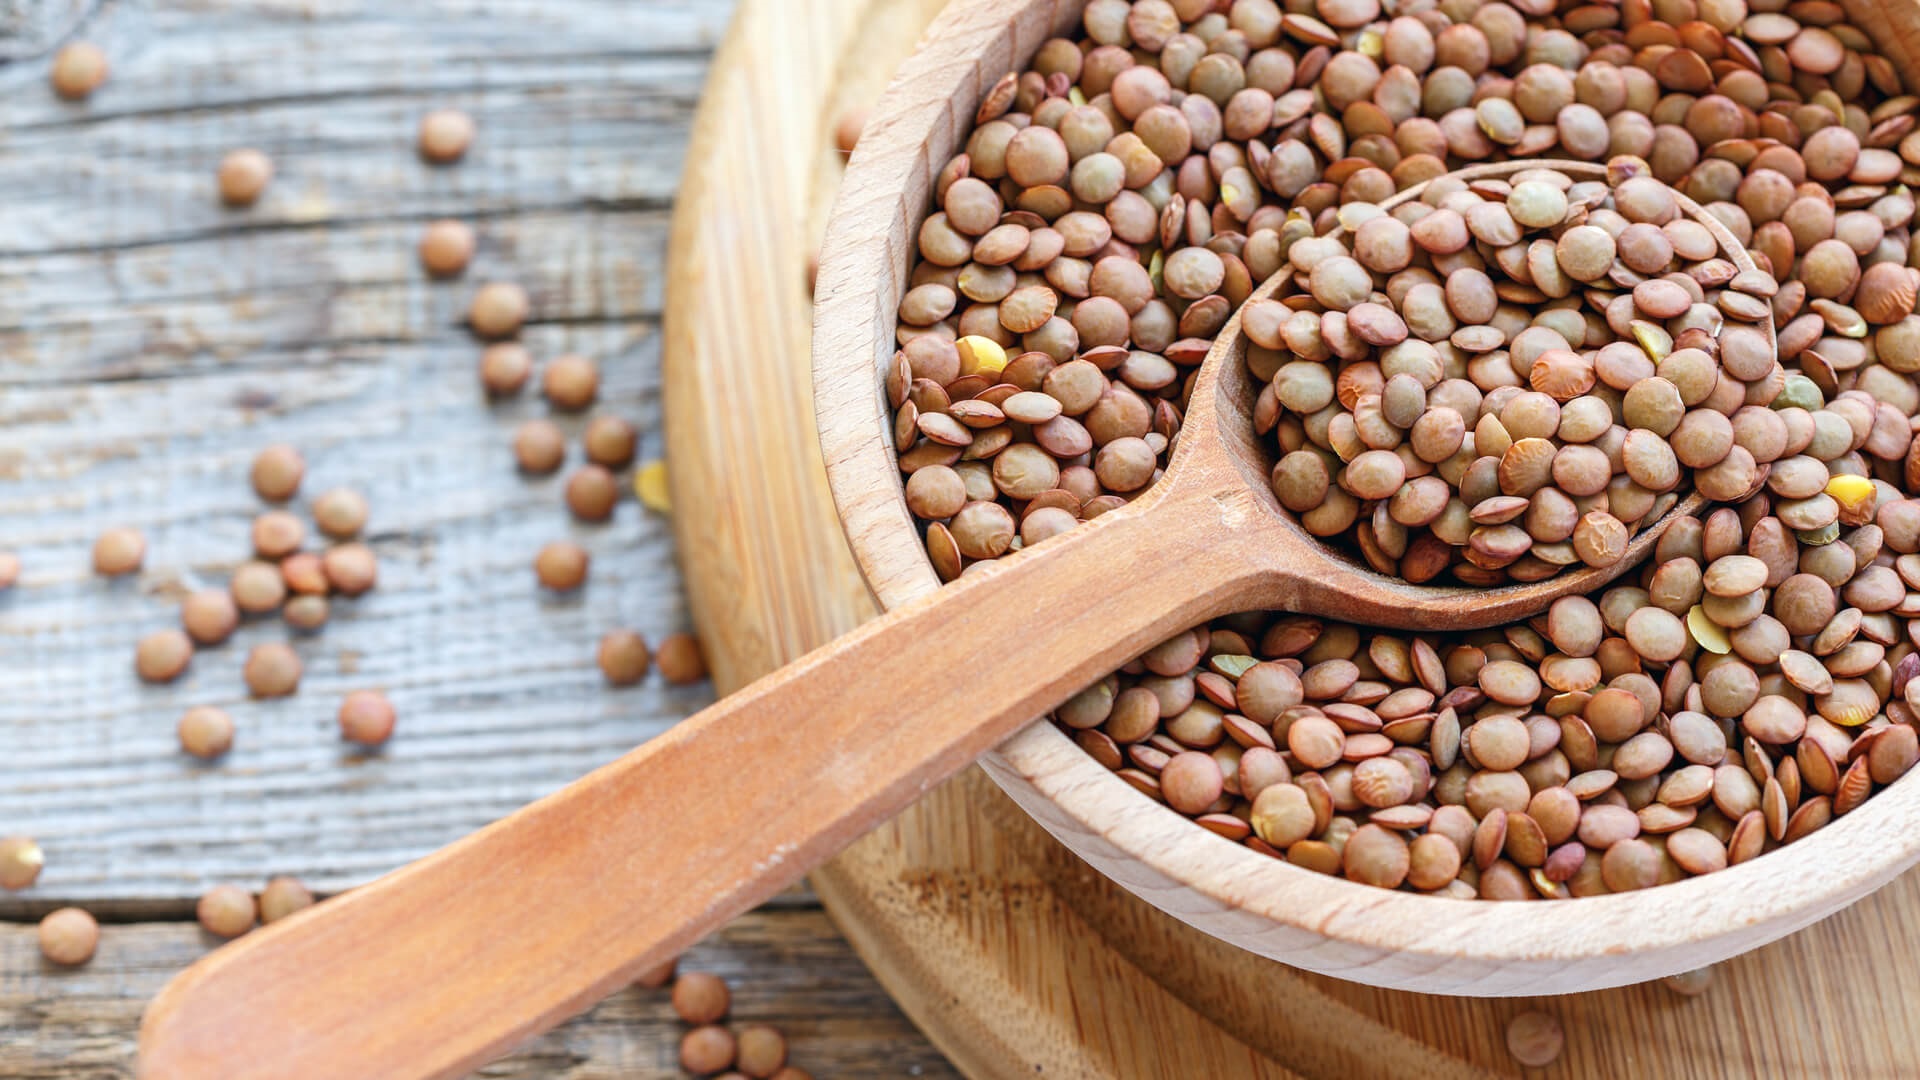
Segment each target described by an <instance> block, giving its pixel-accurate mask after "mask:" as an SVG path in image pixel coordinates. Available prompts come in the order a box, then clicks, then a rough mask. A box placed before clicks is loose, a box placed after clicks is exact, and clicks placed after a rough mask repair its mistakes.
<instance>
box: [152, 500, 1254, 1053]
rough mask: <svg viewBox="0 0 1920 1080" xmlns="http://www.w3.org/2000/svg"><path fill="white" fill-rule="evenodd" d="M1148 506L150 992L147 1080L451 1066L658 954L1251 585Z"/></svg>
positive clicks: (1177, 511)
mask: <svg viewBox="0 0 1920 1080" xmlns="http://www.w3.org/2000/svg"><path fill="white" fill-rule="evenodd" d="M1217 509H1218V508H1217V506H1216V505H1215V504H1214V503H1213V502H1212V501H1211V500H1209V499H1207V498H1204V497H1198V498H1185V497H1179V496H1175V495H1163V494H1161V493H1160V492H1158V491H1156V492H1154V493H1152V494H1149V495H1148V496H1146V497H1144V498H1142V499H1141V500H1139V501H1137V502H1135V503H1133V504H1130V505H1129V506H1127V507H1124V508H1122V509H1119V510H1115V511H1113V512H1110V513H1108V514H1106V515H1104V516H1102V517H1100V518H1097V519H1095V520H1093V521H1091V522H1088V523H1086V524H1084V525H1081V526H1079V527H1078V528H1075V529H1073V530H1072V531H1070V532H1069V533H1067V534H1065V535H1064V536H1063V537H1060V538H1057V539H1055V540H1053V541H1051V542H1049V543H1047V544H1046V545H1044V547H1042V548H1040V549H1038V550H1035V551H1033V552H1031V553H1030V554H1023V555H1017V556H1015V557H1012V558H1009V559H1004V560H999V561H998V562H997V563H996V564H994V565H992V566H991V567H989V568H987V569H985V570H983V571H981V572H978V573H975V574H969V575H967V576H966V577H964V578H962V579H961V580H959V581H957V582H955V583H954V584H952V585H951V586H949V587H947V588H944V589H941V590H939V591H938V592H937V593H934V594H932V595H929V596H926V597H923V598H921V599H920V600H918V601H916V602H914V603H911V604H908V605H905V606H902V607H900V608H898V609H896V610H894V611H892V612H890V613H888V614H887V615H885V616H883V617H882V618H879V619H876V620H874V621H873V622H870V623H868V624H866V625H865V626H862V627H860V628H859V629H857V630H855V631H854V632H852V633H851V634H848V635H846V636H845V637H842V638H841V639H839V640H838V641H835V642H833V643H832V644H829V645H827V646H825V647H823V648H821V649H818V650H816V651H815V652H813V653H811V654H809V655H807V656H805V657H803V658H801V659H800V660H798V661H796V662H795V663H793V664H791V665H789V666H787V667H785V668H783V669H781V670H780V671H777V672H774V673H773V674H771V675H768V676H767V677H765V678H763V679H760V680H759V681H757V682H755V683H753V684H752V685H750V686H747V687H745V688H744V689H742V690H740V691H739V692H738V693H736V694H733V695H731V696H729V697H727V698H725V699H723V700H721V701H720V702H718V703H716V704H714V705H713V706H711V707H709V708H707V709H705V710H703V711H702V712H700V713H698V714H696V715H695V716H693V717H690V718H689V719H687V720H685V721H683V722H681V723H680V724H679V725H677V726H675V727H674V728H673V729H672V730H671V731H669V732H667V733H665V734H662V735H659V736H657V737H655V738H653V739H651V740H649V741H648V742H647V743H645V744H644V745H642V746H641V747H639V748H638V749H636V750H633V751H632V752H630V753H628V754H626V755H625V756H623V757H621V758H620V759H618V760H616V761H614V762H613V763H611V764H609V765H606V766H603V767H602V768H600V769H598V770H596V771H594V772H593V773H590V774H589V775H587V776H586V777H583V778H582V779H580V780H578V781H575V782H574V783H572V784H570V785H568V786H567V787H566V788H564V789H562V790H560V791H559V792H556V793H555V794H553V795H549V796H547V797H546V798H544V799H541V800H540V801H538V802H535V803H533V804H532V805H530V806H527V807H525V808H524V809H522V810H519V811H517V812H516V813H514V814H512V815H509V816H508V817H506V818H503V819H502V820H500V821H497V822H495V823H493V824H492V825H489V826H487V827H486V828H483V829H481V830H480V831H478V832H476V833H474V834H472V835H470V836H468V837H466V838H464V839H462V840H459V841H457V842H455V843H453V844H451V845H449V846H448V847H446V848H443V849H441V850H440V851H438V852H436V853H434V854H432V855H429V856H427V857H426V858H424V859H421V860H420V861H418V862H415V863H413V864H411V865H409V866H406V867H404V868H402V869H400V870H398V871H395V872H394V873H391V874H389V875H387V876H386V877H383V878H381V879H379V880H378V881H375V882H373V883H372V884H369V885H367V886H364V887H362V888H358V889H355V890H353V891H351V892H349V893H346V894H344V895H342V896H340V897H337V898H335V899H331V900H328V901H327V902H325V903H323V904H321V905H319V906H317V907H315V908H312V909H309V910H308V911H305V912H301V913H300V914H298V915H296V916H294V917H292V918H289V919H287V920H285V921H283V922H279V923H276V924H274V925H273V926H271V927H267V928H265V929H264V930H260V931H257V932H255V933H252V934H249V935H247V936H246V937H244V938H242V939H240V940H238V941H236V942H234V943H233V944H231V945H228V946H226V947H224V948H222V949H220V950H219V951H217V952H215V953H213V954H212V955H210V956H208V957H206V958H205V959H203V960H201V961H199V962H198V963H196V964H195V965H194V966H193V967H191V968H189V969H188V970H187V971H186V972H184V973H182V974H181V975H180V976H178V977H177V978H175V979H174V980H173V982H172V983H170V984H169V985H168V986H167V987H166V988H165V989H164V990H162V992H161V993H160V995H159V997H157V998H156V999H155V1000H154V1002H153V1003H152V1004H151V1005H150V1006H149V1008H148V1010H147V1013H146V1017H145V1020H144V1022H143V1024H142V1027H141V1038H140V1066H139V1075H140V1076H142V1077H146V1078H148V1080H163V1078H164V1080H187V1078H200V1077H209V1076H218V1077H221V1078H223V1080H253V1078H261V1080H264V1078H269V1077H271V1078H273V1080H321V1078H326V1080H332V1078H335V1077H342V1076H357V1077H381V1078H383V1080H425V1078H429V1077H453V1076H459V1075H463V1074H465V1073H466V1072H467V1071H468V1070H470V1069H472V1068H474V1067H476V1066H478V1065H480V1064H481V1063H483V1062H485V1061H487V1060H489V1059H490V1058H492V1057H495V1056H497V1055H499V1054H501V1053H503V1052H505V1051H506V1050H508V1049H510V1048H511V1047H513V1046H514V1045H516V1044H518V1043H520V1042H522V1041H523V1040H525V1039H527V1038H529V1037H530V1036H533V1035H535V1034H538V1033H539V1032H541V1031H544V1030H546V1029H548V1028H551V1027H553V1026H555V1025H557V1024H559V1023H560V1022H561V1021H563V1020H565V1019H566V1018H567V1017H569V1016H571V1015H573V1014H575V1013H578V1012H580V1011H582V1010H584V1009H586V1008H587V1007H588V1006H590V1005H592V1004H593V1003H594V1002H595V1001H597V1000H598V999H600V998H602V997H604V996H606V995H607V994H608V993H611V992H612V991H613V990H615V989H617V988H619V987H620V986H622V985H624V984H625V983H627V982H629V981H631V980H632V979H633V978H635V977H636V976H637V975H638V974H639V973H641V972H642V971H645V970H647V969H649V968H651V967H654V966H657V965H658V964H660V963H662V962H664V961H665V960H667V959H668V958H670V957H672V956H674V955H677V954H678V953H679V952H681V951H682V950H684V949H686V948H687V947H688V946H690V945H692V944H693V943H694V942H696V941H698V940H699V939H700V938H701V937H702V936H704V935H706V934H707V933H708V932H710V931H712V930H714V929H715V928H717V927H719V926H720V925H722V924H723V923H725V922H726V921H727V920H729V919H731V918H733V917H734V916H735V915H738V914H740V913H741V912H743V911H746V910H747V909H749V908H751V907H752V906H753V905H755V904H757V903H759V902H760V901H762V900H764V899H766V898H767V897H768V896H770V895H772V894H773V893H775V892H777V891H778V890H780V889H781V888H783V887H785V886H786V885H788V884H791V883H792V882H793V881H795V880H797V879H798V878H799V877H800V876H801V875H802V874H804V873H805V872H806V871H807V870H809V869H811V868H812V867H813V866H815V865H816V864H818V863H820V862H822V861H824V860H825V859H827V858H828V857H830V856H832V855H833V854H834V853H835V852H837V851H839V850H840V849H841V848H842V847H844V846H846V845H847V844H849V843H851V842H852V841H853V840H854V839H855V838H856V837H858V836H860V835H861V834H862V833H864V832H866V831H867V830H869V829H871V828H873V827H874V826H876V825H878V824H880V823H881V822H882V821H885V820H886V819H887V818H889V817H891V816H892V815H893V814H895V813H897V812H898V811H900V810H901V809H902V808H904V807H905V806H907V805H908V804H909V803H911V802H912V801H913V800H914V799H916V798H918V797H919V796H920V794H921V793H923V792H925V791H926V790H928V789H929V788H931V787H932V786H934V785H935V784H937V783H939V782H940V781H942V780H944V779H946V778H947V777H949V776H951V775H952V774H954V773H955V772H957V771H959V770H960V769H961V768H962V767H963V766H965V765H966V764H967V763H969V762H971V761H972V760H973V759H974V758H976V757H978V756H979V755H980V754H982V753H984V752H985V751H987V750H988V749H990V748H992V747H993V746H994V745H995V744H996V743H998V742H1000V741H1001V740H1003V739H1005V738H1006V737H1007V736H1009V735H1011V734H1013V733H1014V732H1015V731H1017V730H1019V729H1020V728H1021V727H1023V726H1025V725H1026V724H1027V723H1028V722H1030V721H1032V720H1033V719H1034V718H1035V717H1037V716H1040V715H1041V714H1043V713H1044V712H1046V711H1047V710H1049V709H1051V708H1053V707H1054V706H1056V705H1058V704H1059V703H1060V702H1062V701H1063V700H1065V699H1066V698H1067V697H1069V696H1071V695H1072V694H1074V693H1076V692H1078V691H1079V690H1080V689H1081V688H1082V687H1084V686H1085V685H1087V684H1088V683H1090V682H1092V681H1093V680H1095V679H1097V678H1099V677H1100V676H1102V675H1104V674H1105V673H1106V672H1107V671H1109V670H1111V669H1113V668H1115V667H1117V666H1119V665H1120V664H1122V663H1125V662H1126V661H1127V660H1129V659H1131V658H1132V657H1134V656H1135V655H1137V654H1139V653H1141V652H1143V651H1145V650H1146V649H1147V648H1149V647H1151V646H1152V645H1154V644H1155V643H1157V642H1159V641H1161V640H1163V639H1164V638H1166V637H1167V636H1169V635H1171V634H1172V633H1175V632H1177V631H1179V630H1181V629H1183V628H1185V627H1187V626H1190V625H1193V624H1196V623H1199V622H1201V621H1204V620H1205V619H1207V618H1209V617H1212V616H1214V615H1217V614H1221V613H1223V612H1224V611H1226V610H1228V609H1230V608H1231V607H1232V606H1233V601H1234V599H1235V595H1236V593H1237V592H1239V591H1241V588H1240V587H1241V586H1242V585H1243V584H1244V583H1245V580H1246V579H1247V577H1248V576H1249V575H1250V574H1251V573H1255V572H1257V571H1256V570H1255V569H1253V568H1250V567H1248V566H1246V565H1242V564H1241V563H1239V562H1237V561H1236V559H1235V557H1234V551H1235V545H1232V544H1223V543H1221V539H1222V534H1223V533H1225V532H1231V531H1232V529H1233V524H1232V523H1231V522H1225V521H1223V520H1222V517H1221V515H1220V514H1219V513H1209V510H1217Z"/></svg>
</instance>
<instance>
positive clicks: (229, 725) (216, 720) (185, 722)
mask: <svg viewBox="0 0 1920 1080" xmlns="http://www.w3.org/2000/svg"><path fill="white" fill-rule="evenodd" d="M179 735H180V749H182V750H185V751H186V752H187V753H189V754H192V755H193V756H194V757H197V758H199V759H201V760H202V761H212V760H213V759H214V758H217V757H219V756H220V755H222V754H224V753H226V752H227V751H228V750H230V749H232V748H233V717H231V716H228V715H227V713H226V710H224V709H216V708H214V707H213V706H211V705H198V706H195V707H194V708H191V709H188V710H187V711H186V713H185V714H183V715H182V716H181V717H180V728H179Z"/></svg>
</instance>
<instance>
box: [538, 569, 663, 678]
mask: <svg viewBox="0 0 1920 1080" xmlns="http://www.w3.org/2000/svg"><path fill="white" fill-rule="evenodd" d="M590 561H591V560H590V559H589V557H588V555H587V550H586V549H585V548H583V547H581V546H580V545H579V544H576V543H573V542H572V541H570V540H555V541H553V542H552V543H550V544H548V545H547V546H545V547H543V548H541V549H540V554H539V555H537V556H535V557H534V560H533V572H534V574H535V575H536V576H537V577H538V578H539V579H540V584H542V585H544V586H546V587H547V588H549V589H553V590H555V591H556V592H570V591H572V590H574V589H577V588H579V587H580V586H581V585H583V584H585V583H586V580H587V568H588V564H589V562H590ZM664 649H665V646H664V644H663V645H662V650H663V651H664ZM662 670H663V671H664V670H665V667H664V666H663V667H662Z"/></svg>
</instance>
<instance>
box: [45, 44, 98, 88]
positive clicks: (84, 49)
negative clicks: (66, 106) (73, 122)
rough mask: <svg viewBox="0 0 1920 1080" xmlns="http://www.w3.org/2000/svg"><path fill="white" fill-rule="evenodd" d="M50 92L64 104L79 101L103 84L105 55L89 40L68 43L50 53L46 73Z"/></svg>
mask: <svg viewBox="0 0 1920 1080" xmlns="http://www.w3.org/2000/svg"><path fill="white" fill-rule="evenodd" d="M48 81H49V82H51V83H52V84H53V92H54V93H56V94H58V95H60V96H61V97H63V98H66V99H67V100H68V101H80V100H83V99H85V98H86V97H88V96H89V95H91V94H92V93H93V92H94V91H95V90H98V89H100V87H101V86H102V85H104V84H105V83H106V81H107V54H106V53H105V52H104V51H103V50H102V49H101V48H100V46H98V45H95V44H94V43H93V42H91V41H71V42H68V43H67V44H65V45H62V46H61V47H60V51H59V52H56V53H54V54H53V67H52V69H51V70H50V71H49V73H48Z"/></svg>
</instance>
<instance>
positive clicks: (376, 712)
mask: <svg viewBox="0 0 1920 1080" xmlns="http://www.w3.org/2000/svg"><path fill="white" fill-rule="evenodd" d="M338 719H339V721H340V737H341V738H343V739H345V740H347V741H348V742H352V743H359V744H360V745H361V746H379V745H381V744H382V743H384V742H386V741H387V740H388V739H389V738H392V737H393V724H394V711H393V702H392V701H390V700H388V699H387V695H385V694H383V693H381V692H380V691H378V690H355V691H353V692H352V693H350V694H348V695H347V696H346V697H344V698H342V699H341V700H340V713H339V716H338Z"/></svg>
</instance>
